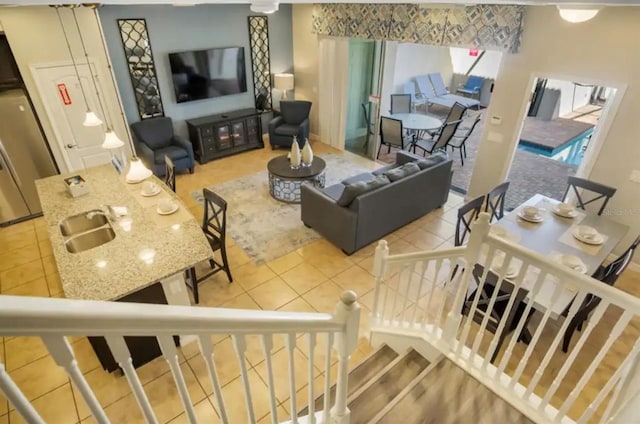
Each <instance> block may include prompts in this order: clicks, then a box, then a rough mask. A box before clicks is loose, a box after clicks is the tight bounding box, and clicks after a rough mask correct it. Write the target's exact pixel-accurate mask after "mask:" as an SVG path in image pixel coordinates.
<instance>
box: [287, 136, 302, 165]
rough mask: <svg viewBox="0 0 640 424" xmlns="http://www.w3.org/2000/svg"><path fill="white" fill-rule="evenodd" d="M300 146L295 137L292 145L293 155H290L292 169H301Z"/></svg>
mask: <svg viewBox="0 0 640 424" xmlns="http://www.w3.org/2000/svg"><path fill="white" fill-rule="evenodd" d="M300 160H301V155H300V146H299V145H298V140H296V137H293V143H291V154H290V155H289V161H290V162H291V168H292V169H298V168H300Z"/></svg>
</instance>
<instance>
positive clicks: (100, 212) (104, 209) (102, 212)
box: [87, 205, 116, 221]
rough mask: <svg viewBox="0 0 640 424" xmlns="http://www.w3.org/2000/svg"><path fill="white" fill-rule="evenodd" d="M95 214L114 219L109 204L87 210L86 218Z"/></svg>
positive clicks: (91, 217)
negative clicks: (98, 208)
mask: <svg viewBox="0 0 640 424" xmlns="http://www.w3.org/2000/svg"><path fill="white" fill-rule="evenodd" d="M96 215H103V216H105V217H106V218H107V219H108V220H109V221H115V219H116V214H115V212H114V211H113V208H112V207H111V206H109V205H101V206H100V210H96V211H89V212H87V219H93V217H94V216H96Z"/></svg>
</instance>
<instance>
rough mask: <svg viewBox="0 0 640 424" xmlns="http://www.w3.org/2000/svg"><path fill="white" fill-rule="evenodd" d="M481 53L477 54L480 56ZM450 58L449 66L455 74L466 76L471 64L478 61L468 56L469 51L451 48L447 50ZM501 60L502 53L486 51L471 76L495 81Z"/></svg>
mask: <svg viewBox="0 0 640 424" xmlns="http://www.w3.org/2000/svg"><path fill="white" fill-rule="evenodd" d="M481 53H482V51H479V52H478V55H480V54H481ZM449 55H450V57H451V66H452V67H453V72H454V73H456V74H466V73H467V71H468V70H469V68H470V67H471V65H473V62H475V61H476V59H478V57H477V56H469V49H461V48H457V47H452V48H450V49H449ZM501 60H502V52H496V51H491V50H486V51H485V52H484V55H483V56H482V58H481V59H480V61H479V62H478V63H477V64H476V66H475V67H474V68H473V71H471V74H472V75H477V76H479V77H485V78H493V79H495V78H496V76H497V75H498V70H499V69H500V61H501Z"/></svg>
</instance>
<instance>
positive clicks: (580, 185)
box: [563, 177, 617, 215]
mask: <svg viewBox="0 0 640 424" xmlns="http://www.w3.org/2000/svg"><path fill="white" fill-rule="evenodd" d="M570 190H573V194H575V196H576V200H577V205H576V207H578V208H580V209H582V210H585V206H587V205H588V204H590V203H594V202H597V201H600V200H602V205H601V206H600V209H599V210H598V215H602V212H604V208H605V207H607V203H608V202H609V199H611V198H612V197H613V195H614V194H616V191H617V189H616V188H614V187H609V186H606V185H604V184H600V183H596V182H595V181H590V180H587V179H584V178H579V177H568V178H567V189H566V191H565V192H564V196H563V199H564V200H565V201H566V200H567V196H568V195H569V191H570ZM580 190H582V194H581V193H580ZM585 192H592V193H594V194H593V197H592V198H591V199H588V200H585V197H583V196H585V194H588V193H585Z"/></svg>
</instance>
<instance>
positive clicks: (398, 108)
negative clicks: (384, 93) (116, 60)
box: [390, 94, 411, 115]
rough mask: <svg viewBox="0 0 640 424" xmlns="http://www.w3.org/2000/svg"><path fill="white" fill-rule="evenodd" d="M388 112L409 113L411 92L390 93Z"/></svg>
mask: <svg viewBox="0 0 640 424" xmlns="http://www.w3.org/2000/svg"><path fill="white" fill-rule="evenodd" d="M390 112H391V114H392V115H393V114H394V113H411V94H392V95H391V110H390Z"/></svg>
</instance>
